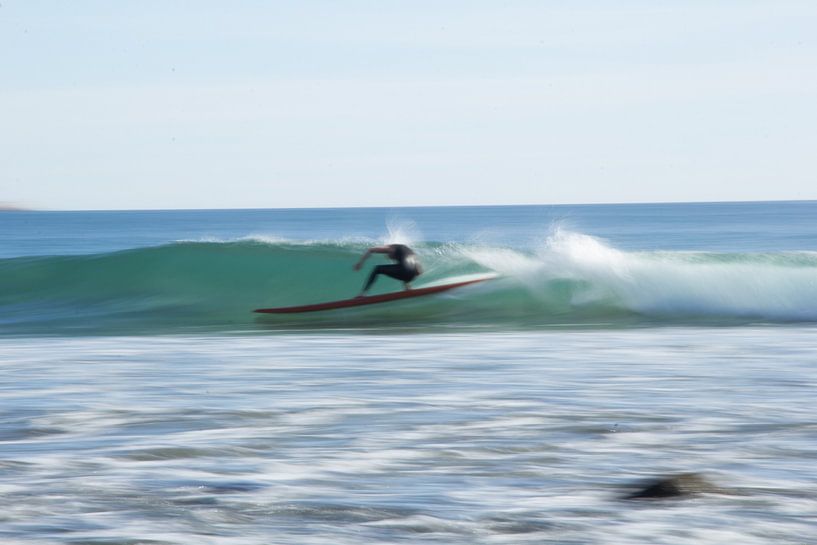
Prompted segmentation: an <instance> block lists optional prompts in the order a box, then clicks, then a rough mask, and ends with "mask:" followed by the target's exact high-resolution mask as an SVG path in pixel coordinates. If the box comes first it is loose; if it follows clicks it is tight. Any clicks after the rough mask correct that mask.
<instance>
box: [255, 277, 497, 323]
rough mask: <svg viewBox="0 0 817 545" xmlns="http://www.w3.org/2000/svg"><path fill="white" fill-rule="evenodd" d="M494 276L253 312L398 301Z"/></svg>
mask: <svg viewBox="0 0 817 545" xmlns="http://www.w3.org/2000/svg"><path fill="white" fill-rule="evenodd" d="M492 278H496V277H495V276H493V275H492V276H483V277H480V278H472V279H470V280H463V281H461V282H452V283H450V284H439V285H436V286H427V287H424V288H414V289H410V290H404V291H397V292H392V293H384V294H382V295H364V296H363V297H355V298H353V299H341V300H340V301H328V302H326V303H316V304H313V305H300V306H295V307H277V308H257V309H255V310H254V311H253V312H260V313H262V314H296V313H300V312H318V311H321V310H335V309H339V308H349V307H360V306H364V305H374V304H377V303H387V302H389V301H398V300H400V299H410V298H412V297H422V296H424V295H432V294H435V293H442V292H444V291H448V290H453V289H455V288H461V287H463V286H468V285H470V284H477V283H479V282H485V281H486V280H491V279H492Z"/></svg>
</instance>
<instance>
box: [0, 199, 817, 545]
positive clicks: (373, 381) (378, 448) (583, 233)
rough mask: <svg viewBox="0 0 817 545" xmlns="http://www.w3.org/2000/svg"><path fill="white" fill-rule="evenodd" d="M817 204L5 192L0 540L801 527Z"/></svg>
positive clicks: (308, 543)
mask: <svg viewBox="0 0 817 545" xmlns="http://www.w3.org/2000/svg"><path fill="white" fill-rule="evenodd" d="M815 218H817V202H813V201H798V202H752V203H689V204H619V205H581V206H579V205H576V206H572V205H571V206H567V205H560V206H496V207H493V206H491V207H416V208H347V209H280V210H275V209H270V210H196V211H89V212H39V211H38V212H28V211H6V212H0V366H2V375H0V376H2V379H0V496H2V498H3V499H4V510H3V512H2V513H0V542H1V543H3V544H33V543H37V544H41V543H65V544H82V545H91V544H95V545H103V544H104V545H114V544H117V545H120V544H121V545H126V544H127V545H136V544H152V545H159V544H161V545H170V544H191V545H192V544H214V545H215V544H218V545H222V544H225V545H226V544H229V545H256V544H259V545H260V544H299V545H301V544H303V545H312V544H329V543H332V544H346V543H349V544H351V543H418V544H425V543H463V544H465V543H468V544H473V543H490V544H502V543H507V544H524V543H537V544H539V543H558V544H586V543H599V544H610V545H626V544H644V545H647V544H649V545H657V544H672V545H678V544H689V545H693V544H694V545H701V544H716V543H717V544H720V543H740V544H741V545H752V544H775V545H777V544H801V545H802V544H817V470H815V460H816V459H817V456H816V455H815V445H816V444H817V416H815V414H816V413H815V411H814V406H815V400H817V391H816V389H817V341H815V334H817V221H815ZM396 242H399V243H404V244H408V245H410V246H411V247H412V248H413V249H414V250H415V251H416V252H417V254H418V256H419V258H420V260H421V261H422V263H423V266H424V270H425V272H424V274H423V275H422V276H421V277H419V278H418V279H417V280H416V281H415V282H414V286H415V287H422V286H423V285H433V284H437V283H441V282H448V281H456V280H459V279H467V278H473V277H474V275H483V274H494V275H496V278H494V279H492V280H489V281H487V282H483V283H480V284H475V285H472V286H468V287H464V288H461V289H457V290H452V291H450V292H446V293H444V294H438V295H433V296H427V297H418V298H413V299H407V300H402V301H398V302H392V303H386V304H381V305H371V306H367V307H359V308H353V309H344V310H339V311H331V312H323V313H313V314H304V315H261V314H256V313H253V312H252V311H253V310H254V309H256V308H260V307H274V306H287V305H300V304H309V303H318V302H323V301H329V300H334V299H342V298H348V297H352V296H354V295H356V294H357V293H358V292H359V290H360V288H361V286H362V284H363V282H364V280H365V278H366V271H367V270H369V269H370V268H371V267H373V266H374V265H376V264H378V263H383V262H385V259H384V258H383V257H382V256H373V257H371V258H370V259H369V260H368V262H367V263H366V265H365V266H364V271H361V272H355V271H353V269H352V266H353V265H354V263H355V262H356V261H357V259H358V258H359V256H360V255H361V254H362V253H363V252H364V251H365V250H366V248H368V247H370V246H372V245H381V244H384V243H396ZM400 288H401V286H400V284H399V283H398V282H396V281H394V280H391V279H388V278H383V277H381V278H379V279H378V280H377V282H376V284H375V286H374V288H373V290H372V293H385V292H389V291H395V290H398V289H400ZM688 473H693V474H695V475H696V476H697V477H700V478H701V479H703V480H705V482H706V483H707V484H708V485H711V486H708V487H706V488H704V489H701V490H695V491H693V492H695V493H691V494H684V495H681V496H679V497H674V498H664V499H650V500H633V499H626V496H627V494H628V493H631V492H632V491H633V490H636V489H638V488H639V487H641V486H643V483H646V482H648V481H649V480H651V479H658V478H671V477H673V476H677V475H681V474H688Z"/></svg>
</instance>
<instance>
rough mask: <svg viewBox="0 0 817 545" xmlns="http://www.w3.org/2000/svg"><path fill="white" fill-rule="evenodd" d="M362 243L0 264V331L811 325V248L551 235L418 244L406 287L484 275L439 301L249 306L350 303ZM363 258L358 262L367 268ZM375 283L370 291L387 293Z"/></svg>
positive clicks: (204, 246) (229, 245)
mask: <svg viewBox="0 0 817 545" xmlns="http://www.w3.org/2000/svg"><path fill="white" fill-rule="evenodd" d="M367 245H368V242H367V241H364V240H339V241H334V242H333V241H322V242H321V241H313V242H293V241H286V240H281V239H276V238H270V237H247V238H243V239H238V240H232V241H219V240H207V241H182V242H177V243H174V244H168V245H164V246H158V247H149V248H137V249H132V250H126V251H120V252H112V253H103V254H96V255H84V256H42V257H18V258H11V259H2V260H0V332H2V333H5V334H59V335H64V334H72V333H76V334H83V333H88V334H91V333H93V334H99V333H109V334H153V333H157V332H167V333H178V332H189V331H194V330H197V329H201V330H208V331H212V330H218V331H268V330H289V329H292V328H298V329H304V328H305V329H313V328H314V329H325V328H338V329H346V330H349V329H351V330H366V329H371V328H375V329H380V328H384V327H386V328H389V327H397V328H399V327H410V328H414V327H421V328H422V327H429V328H439V327H442V326H445V327H473V326H482V327H487V328H517V327H524V328H531V327H533V328H536V327H554V326H558V327H564V326H577V327H617V326H622V327H629V326H644V325H656V324H657V325H661V324H698V325H701V324H703V325H723V324H743V323H758V322H763V323H775V322H798V321H802V322H814V321H817V254H815V253H813V252H778V253H711V252H665V251H652V252H628V251H624V250H621V249H617V248H614V247H612V246H611V245H609V244H607V243H605V242H604V241H602V240H599V239H597V238H594V237H592V236H589V235H585V234H582V233H576V232H570V231H565V230H560V229H556V230H555V231H554V232H553V233H551V234H550V236H548V237H547V238H546V239H545V240H543V242H542V244H541V246H540V247H539V248H538V249H536V250H534V251H531V250H526V251H522V250H519V249H515V248H507V247H486V246H478V245H467V244H445V243H421V244H416V245H415V248H416V250H417V252H418V254H419V255H420V257H421V259H422V261H423V264H424V268H425V270H426V272H425V274H424V275H423V276H422V277H421V278H419V279H417V281H416V285H417V286H422V285H424V284H433V283H438V282H442V281H445V280H454V279H456V278H460V277H463V276H465V275H473V274H477V273H496V274H497V275H498V278H497V279H495V280H492V281H490V282H485V283H482V284H478V285H475V286H471V287H468V288H463V289H460V290H455V291H452V292H448V293H446V294H444V295H437V296H430V297H420V298H416V299H410V300H405V301H401V302H395V303H389V304H384V305H372V306H369V307H360V308H356V309H346V310H343V311H333V312H327V313H316V314H309V315H286V316H269V315H267V316H259V315H257V314H253V313H252V312H251V311H252V310H253V309H255V308H259V307H270V306H288V305H300V304H309V303H315V302H322V301H328V300H335V299H343V298H348V297H351V296H354V295H355V294H356V293H357V292H358V291H359V290H360V287H361V284H362V283H363V281H364V279H365V274H364V273H355V272H353V271H352V265H353V264H354V263H355V261H356V260H357V258H358V256H359V255H360V253H361V252H362V251H364V250H365V248H366V247H367ZM375 262H376V258H372V259H371V260H370V261H369V263H368V265H374V264H375ZM399 288H400V285H399V283H397V282H395V281H393V280H391V279H387V278H380V279H378V281H377V283H376V284H375V288H374V289H373V290H372V293H378V292H380V293H382V292H386V291H392V290H395V289H399Z"/></svg>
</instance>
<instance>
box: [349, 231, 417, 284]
mask: <svg viewBox="0 0 817 545" xmlns="http://www.w3.org/2000/svg"><path fill="white" fill-rule="evenodd" d="M371 254H386V255H387V256H388V257H389V259H391V260H392V261H395V263H392V264H390V265H378V266H377V267H375V268H374V269H373V270H372V272H371V274H370V275H369V279H368V280H367V281H366V285H365V286H363V291H361V292H360V295H358V297H363V295H364V294H365V293H366V292H367V291H368V290H369V288H370V287H371V286H372V284H374V281H375V279H376V278H377V275H379V274H385V275H386V276H390V277H392V278H394V279H397V280H400V281H402V282H403V285H404V286H405V288H406V289H407V290H410V289H411V285H410V284H409V282H411V281H412V280H414V279H415V278H417V277H418V276H420V275H421V274H422V273H423V268H422V267H421V266H420V262H419V261H418V260H417V256H416V255H415V254H414V251H412V249H411V248H409V247H408V246H406V245H404V244H389V245H388V246H376V247H374V248H369V249H368V250H366V253H365V254H363V257H361V258H360V261H358V262H357V263H356V264H355V270H356V271H359V270H360V268H361V267H362V266H363V262H364V261H366V258H368V257H369V256H370V255H371Z"/></svg>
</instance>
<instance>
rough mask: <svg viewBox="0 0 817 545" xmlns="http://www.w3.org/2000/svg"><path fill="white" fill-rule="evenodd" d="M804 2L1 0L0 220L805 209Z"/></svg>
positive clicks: (813, 62)
mask: <svg viewBox="0 0 817 545" xmlns="http://www.w3.org/2000/svg"><path fill="white" fill-rule="evenodd" d="M815 28H817V2H814V1H813V0H803V1H787V0H779V1H772V0H767V1H764V2H756V1H752V0H685V1H664V0H632V1H613V0H595V1H590V0H576V1H571V2H564V1H555V0H552V1H551V0H536V1H513V0H510V1H501V0H492V1H482V0H472V1H462V2H459V1H434V2H429V1H423V0H412V1H390V0H381V1H377V2H375V1H366V2H364V1H356V0H345V1H343V2H330V1H309V0H305V1H298V2H275V1H252V0H246V1H237V2H224V1H220V2H211V1H207V0H198V1H196V2H192V1H189V2H187V1H184V2H183V1H167V0H166V1H158V0H156V1H154V0H146V1H140V2H110V1H107V0H106V1H91V0H77V1H73V2H63V1H58V0H52V1H40V0H0V83H1V84H0V204H3V203H5V204H6V205H13V206H20V207H29V208H36V209H63V210H88V209H168V208H289V207H343V206H416V205H481V204H558V203H605V202H671V201H738V200H779V199H786V200H788V199H817V32H815V30H814V29H815Z"/></svg>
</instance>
